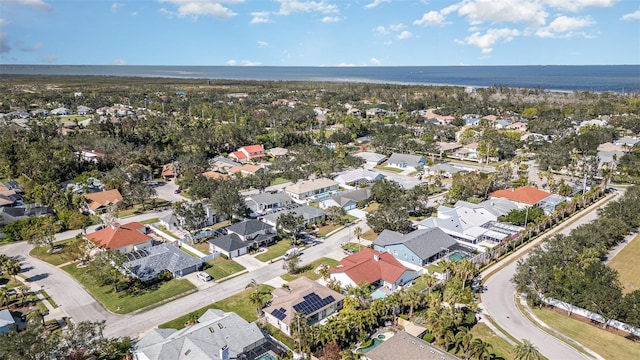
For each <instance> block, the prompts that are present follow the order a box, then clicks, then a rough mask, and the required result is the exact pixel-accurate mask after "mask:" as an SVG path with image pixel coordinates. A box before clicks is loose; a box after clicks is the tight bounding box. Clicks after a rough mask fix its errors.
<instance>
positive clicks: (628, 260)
mask: <svg viewBox="0 0 640 360" xmlns="http://www.w3.org/2000/svg"><path fill="white" fill-rule="evenodd" d="M638 254H640V235H637V236H636V237H635V238H634V239H633V240H631V242H630V243H629V244H627V246H625V247H624V249H622V251H620V252H619V253H618V254H617V255H616V256H615V257H614V258H613V259H611V261H609V263H608V264H607V265H609V266H610V267H611V268H613V269H616V270H618V273H620V283H621V284H622V286H623V290H622V291H623V292H624V293H625V294H626V293H630V292H632V291H634V290H640V277H638V274H640V262H639V261H638Z"/></svg>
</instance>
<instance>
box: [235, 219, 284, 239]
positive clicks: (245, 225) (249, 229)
mask: <svg viewBox="0 0 640 360" xmlns="http://www.w3.org/2000/svg"><path fill="white" fill-rule="evenodd" d="M226 229H227V231H228V232H232V233H236V234H238V235H241V236H247V235H251V234H255V233H257V232H258V231H262V230H273V226H271V225H268V224H265V223H263V222H262V221H260V220H254V219H249V220H245V221H241V222H239V223H235V224H233V225H231V226H228V227H227V228H226Z"/></svg>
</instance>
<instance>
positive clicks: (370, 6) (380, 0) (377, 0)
mask: <svg viewBox="0 0 640 360" xmlns="http://www.w3.org/2000/svg"><path fill="white" fill-rule="evenodd" d="M388 2H391V0H373V2H372V3H369V4H367V5H365V6H364V7H365V8H367V9H373V8H375V7H378V5H380V4H382V3H388Z"/></svg>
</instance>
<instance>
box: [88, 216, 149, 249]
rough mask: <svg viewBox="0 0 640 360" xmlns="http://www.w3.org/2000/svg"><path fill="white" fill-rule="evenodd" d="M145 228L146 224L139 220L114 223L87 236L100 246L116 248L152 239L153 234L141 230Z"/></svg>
mask: <svg viewBox="0 0 640 360" xmlns="http://www.w3.org/2000/svg"><path fill="white" fill-rule="evenodd" d="M144 229H145V226H144V225H143V224H141V223H139V222H131V223H128V224H124V225H120V224H118V223H114V224H111V226H107V227H105V228H104V229H102V230H98V231H95V232H92V233H89V234H87V235H86V236H85V237H86V238H87V239H89V240H91V241H93V243H95V244H96V246H98V247H99V248H104V249H107V250H115V249H119V248H122V247H125V246H129V245H134V244H139V243H143V242H146V241H149V240H151V239H152V238H151V236H149V235H146V234H143V233H142V232H141V231H144Z"/></svg>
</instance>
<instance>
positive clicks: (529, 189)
mask: <svg viewBox="0 0 640 360" xmlns="http://www.w3.org/2000/svg"><path fill="white" fill-rule="evenodd" d="M549 195H551V193H549V192H546V191H543V190H540V189H537V188H534V187H533V186H522V187H519V188H515V189H514V188H509V189H504V190H498V191H494V192H492V193H490V194H489V196H490V197H497V198H505V199H508V200H511V201H517V202H520V203H525V204H529V205H535V204H537V203H538V202H539V201H540V200H542V199H544V198H546V197H548V196H549Z"/></svg>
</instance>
